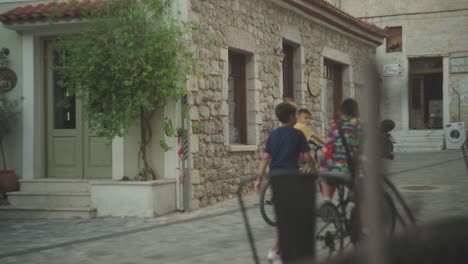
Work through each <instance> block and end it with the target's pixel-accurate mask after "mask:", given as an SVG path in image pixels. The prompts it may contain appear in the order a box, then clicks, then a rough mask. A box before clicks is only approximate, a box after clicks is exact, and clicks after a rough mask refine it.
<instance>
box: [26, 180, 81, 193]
mask: <svg viewBox="0 0 468 264" xmlns="http://www.w3.org/2000/svg"><path fill="white" fill-rule="evenodd" d="M20 191H21V192H25V193H44V194H46V193H47V194H50V193H87V192H89V183H88V180H81V179H33V180H20Z"/></svg>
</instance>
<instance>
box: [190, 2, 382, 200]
mask: <svg viewBox="0 0 468 264" xmlns="http://www.w3.org/2000/svg"><path fill="white" fill-rule="evenodd" d="M189 10H190V12H189V18H190V19H193V20H196V21H198V22H199V23H200V24H201V27H202V28H203V29H204V30H206V31H207V32H208V33H209V34H210V35H212V36H214V39H215V43H214V44H213V45H212V46H210V47H209V48H207V47H198V49H197V51H198V52H199V55H200V57H202V58H204V59H206V61H205V63H206V67H205V68H204V70H203V72H202V74H201V76H199V77H194V78H192V80H191V85H189V87H188V89H189V95H188V98H189V101H190V103H191V105H192V107H191V115H190V118H191V122H192V128H193V127H194V126H195V127H199V128H200V129H199V131H192V134H191V137H190V147H191V149H190V151H191V161H192V162H191V164H192V169H191V177H190V180H191V184H192V185H193V192H192V194H191V197H192V201H191V207H192V208H197V207H199V206H206V205H208V204H213V203H216V202H219V201H221V200H223V199H225V198H226V197H230V196H233V195H234V194H235V191H236V190H237V188H238V183H239V181H240V180H241V179H242V178H243V177H244V176H247V175H252V174H254V173H255V171H256V169H257V166H258V160H259V156H260V154H261V152H262V149H263V143H264V140H266V137H267V136H268V133H269V132H270V131H271V130H272V129H273V128H275V127H277V126H278V122H277V121H276V117H275V115H274V107H275V105H276V104H277V103H279V102H281V101H282V100H283V97H289V98H293V99H294V101H295V102H296V103H297V104H298V105H299V106H300V107H306V108H308V109H310V110H311V111H312V112H313V119H314V122H313V123H314V124H313V126H314V129H315V130H316V131H317V132H318V133H320V134H322V133H323V131H324V130H325V128H326V126H327V123H328V121H329V119H330V118H332V117H333V115H334V114H336V109H337V106H338V105H339V103H340V102H341V100H342V99H343V98H345V97H357V98H358V99H359V98H360V97H361V95H362V93H363V91H364V90H365V86H366V84H365V81H364V78H365V77H364V76H365V75H364V72H363V68H364V67H365V66H366V65H368V64H374V62H375V48H376V47H377V46H379V45H380V44H381V42H382V38H383V37H385V36H386V35H385V33H384V32H383V31H382V30H381V29H379V28H377V27H375V26H372V25H370V24H367V23H364V22H362V21H360V20H357V19H355V18H354V17H352V16H350V15H348V14H346V13H344V12H342V11H341V10H339V9H337V8H335V7H333V6H331V5H329V4H328V3H327V2H325V1H322V0H318V1H306V0H301V1H289V0H283V1H270V0H257V1H248V0H234V1H227V0H226V1H220V0H192V1H190V8H189ZM307 84H308V85H309V88H310V89H309V90H310V93H309V90H308V88H307Z"/></svg>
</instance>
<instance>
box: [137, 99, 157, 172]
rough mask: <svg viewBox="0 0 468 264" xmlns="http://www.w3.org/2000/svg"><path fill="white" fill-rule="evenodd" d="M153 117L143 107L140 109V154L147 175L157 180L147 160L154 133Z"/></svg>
mask: <svg viewBox="0 0 468 264" xmlns="http://www.w3.org/2000/svg"><path fill="white" fill-rule="evenodd" d="M151 116H152V114H149V113H148V112H147V111H146V110H145V109H144V108H143V107H141V108H140V133H141V141H140V153H141V157H142V160H143V165H144V167H145V171H146V173H148V174H149V175H150V177H151V179H152V180H156V174H155V173H154V171H153V169H152V168H151V165H150V164H149V163H148V158H147V149H148V148H147V147H148V144H150V143H151V138H152V131H151V123H150V121H151Z"/></svg>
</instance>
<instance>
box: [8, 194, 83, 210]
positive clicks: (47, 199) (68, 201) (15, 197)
mask: <svg viewBox="0 0 468 264" xmlns="http://www.w3.org/2000/svg"><path fill="white" fill-rule="evenodd" d="M8 201H9V203H10V204H11V205H12V206H15V207H31V208H56V207H57V208H83V207H89V206H91V196H90V193H32V192H31V193H28V192H24V191H21V192H11V193H8Z"/></svg>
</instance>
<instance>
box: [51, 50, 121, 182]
mask: <svg viewBox="0 0 468 264" xmlns="http://www.w3.org/2000/svg"><path fill="white" fill-rule="evenodd" d="M44 55H45V56H44V65H45V71H44V75H45V76H44V77H45V94H46V96H45V106H46V107H45V108H46V109H45V110H46V123H47V124H46V126H45V130H46V138H45V141H46V142H47V143H46V152H47V153H46V157H47V162H46V164H47V166H46V167H47V176H48V177H49V178H99V179H103V178H104V179H110V178H112V147H111V145H110V144H109V143H108V141H107V139H105V138H102V137H98V136H97V135H96V134H95V133H94V132H93V131H92V130H91V129H90V127H89V123H88V120H87V119H86V114H85V113H84V111H83V109H82V106H81V103H80V101H79V100H78V99H77V98H75V96H72V95H68V94H67V93H66V92H65V91H64V89H62V88H61V87H60V86H59V84H58V80H57V71H56V70H55V67H54V66H56V65H57V63H58V60H57V54H56V52H54V49H53V46H52V45H51V43H50V42H49V41H45V42H44Z"/></svg>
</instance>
